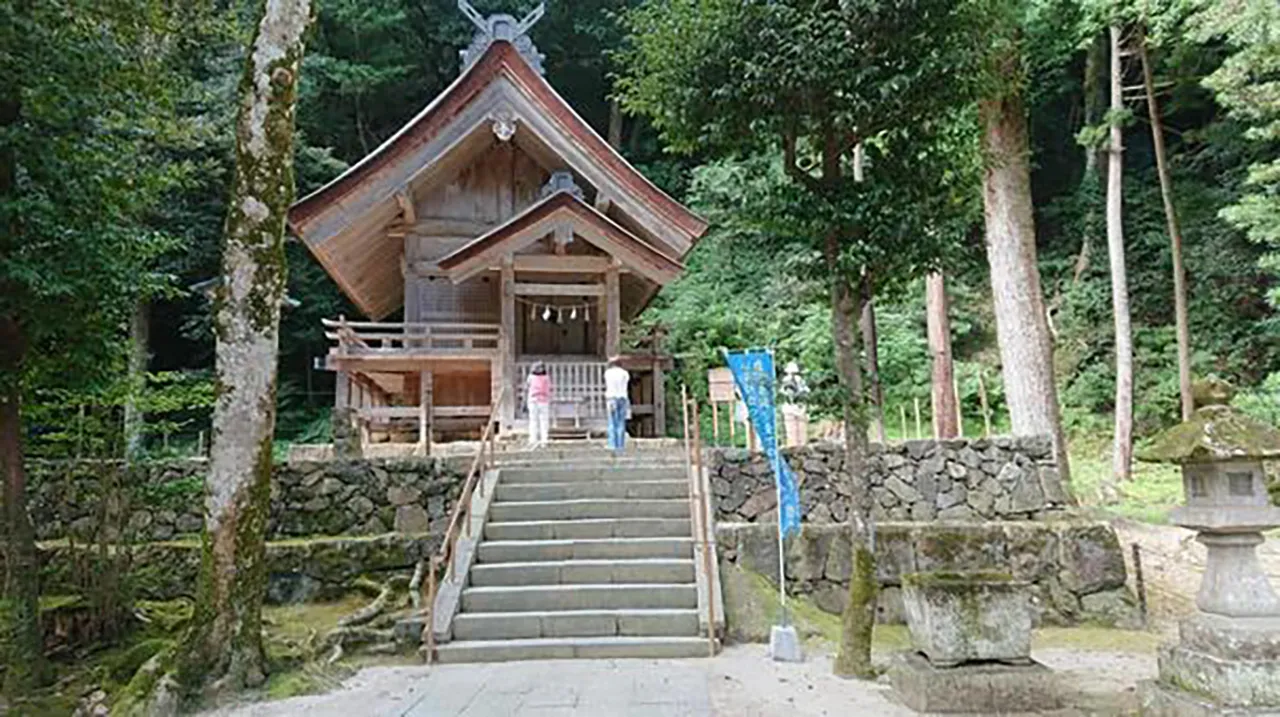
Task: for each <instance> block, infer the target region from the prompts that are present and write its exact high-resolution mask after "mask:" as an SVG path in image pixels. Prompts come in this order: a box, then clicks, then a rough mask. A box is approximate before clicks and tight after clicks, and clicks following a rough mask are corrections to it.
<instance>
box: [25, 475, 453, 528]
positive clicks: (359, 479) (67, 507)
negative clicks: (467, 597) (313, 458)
mask: <svg viewBox="0 0 1280 717" xmlns="http://www.w3.org/2000/svg"><path fill="white" fill-rule="evenodd" d="M27 469H28V477H29V481H30V489H29V490H30V493H29V496H30V498H29V501H28V504H29V506H30V511H31V518H32V521H33V522H34V523H35V526H36V535H37V538H38V539H39V540H42V541H48V540H56V539H60V538H66V537H74V538H77V539H81V540H84V539H88V538H90V537H92V536H93V535H95V534H96V533H97V531H98V529H99V526H100V525H103V524H104V523H105V524H107V525H113V526H118V525H123V533H124V536H123V537H125V538H128V539H129V540H131V541H166V540H172V539H175V538H180V537H183V536H196V535H199V534H200V532H201V531H202V530H203V527H204V517H203V516H204V505H203V490H204V477H205V473H206V471H207V464H206V462H205V461H203V460H181V461H157V462H144V463H137V464H134V465H132V466H126V465H125V464H124V463H123V462H119V461H33V462H31V463H30V464H29V465H28V466H27ZM462 471H463V468H462V466H461V465H459V464H458V462H456V461H448V460H442V459H432V458H427V459H421V458H419V459H398V460H375V459H370V460H353V461H322V462H282V463H277V464H276V465H275V468H274V473H273V476H272V484H271V515H270V519H269V523H268V526H267V537H268V539H280V538H290V537H304V536H320V535H377V534H380V533H386V532H391V531H395V532H401V533H426V532H431V533H442V532H443V531H444V523H445V522H447V521H448V517H449V513H450V511H451V510H452V509H453V505H454V503H455V502H456V501H457V497H458V495H459V494H460V493H461V489H462V480H463V478H464V475H463V472H462ZM112 485H116V486H120V489H119V490H115V489H110V488H108V486H112ZM111 516H119V517H120V518H122V519H119V518H116V519H113V518H111ZM104 517H106V518H107V519H106V520H104ZM112 530H113V531H119V530H120V528H112Z"/></svg>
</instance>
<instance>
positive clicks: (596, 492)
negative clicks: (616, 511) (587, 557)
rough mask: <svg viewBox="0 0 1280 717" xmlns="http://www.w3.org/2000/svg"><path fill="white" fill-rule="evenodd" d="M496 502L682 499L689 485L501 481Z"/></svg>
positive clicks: (677, 482)
mask: <svg viewBox="0 0 1280 717" xmlns="http://www.w3.org/2000/svg"><path fill="white" fill-rule="evenodd" d="M494 495H495V497H496V500H497V501H499V502H504V501H541V500H581V499H587V498H685V499H688V496H689V484H688V483H687V482H686V481H685V480H683V479H678V480H644V481H604V480H601V481H569V482H564V483H515V482H507V481H505V480H504V481H502V482H501V483H499V484H498V488H497V490H496V491H494Z"/></svg>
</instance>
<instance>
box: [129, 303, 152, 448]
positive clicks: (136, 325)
mask: <svg viewBox="0 0 1280 717" xmlns="http://www.w3.org/2000/svg"><path fill="white" fill-rule="evenodd" d="M150 308H151V307H150V306H149V305H148V304H147V301H146V300H145V299H138V303H137V305H135V306H134V308H133V315H132V316H130V317H129V375H128V379H127V380H128V382H129V393H128V394H127V395H126V396H125V401H124V456H125V458H126V459H128V460H130V461H136V460H138V459H139V458H141V457H142V449H143V439H144V428H145V424H144V420H145V419H144V416H143V415H142V411H141V410H140V409H139V408H138V401H139V399H140V398H141V396H142V393H143V391H145V390H146V388H147V363H148V361H149V360H150V358H151V354H150V345H149V344H150V336H151V317H150Z"/></svg>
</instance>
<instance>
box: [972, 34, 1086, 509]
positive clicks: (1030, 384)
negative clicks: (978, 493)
mask: <svg viewBox="0 0 1280 717" xmlns="http://www.w3.org/2000/svg"><path fill="white" fill-rule="evenodd" d="M995 62H996V69H997V72H999V74H1000V75H1002V77H1003V78H1005V81H1006V82H1007V83H1009V84H1010V85H1014V84H1016V82H1017V81H1016V79H1015V78H1017V77H1019V76H1020V75H1021V59H1020V57H1019V54H1018V47H1017V44H1016V43H1014V44H1012V45H1011V46H1010V48H1009V49H1007V50H1005V51H1004V53H1003V55H1002V56H1001V57H998V58H995ZM979 111H980V114H981V118H982V130H983V131H982V144H983V150H984V152H985V153H986V155H987V161H986V169H985V171H984V175H983V181H982V190H983V191H982V194H983V218H984V220H985V223H986V234H987V262H988V264H990V269H991V293H992V295H993V299H994V304H995V314H996V333H997V339H998V341H999V344H1000V362H1001V364H1002V367H1003V369H1002V372H1001V373H1002V376H1003V379H1004V386H1005V398H1006V401H1007V403H1008V406H1009V418H1010V420H1011V423H1012V427H1013V433H1014V434H1015V435H1023V436H1026V435H1041V436H1050V437H1051V438H1052V439H1053V448H1054V451H1053V452H1054V458H1055V460H1056V461H1057V464H1058V470H1059V472H1060V474H1061V478H1062V485H1063V487H1064V488H1066V487H1068V486H1069V485H1070V465H1069V460H1068V458H1067V442H1066V436H1065V435H1064V434H1063V431H1062V417H1061V412H1060V409H1059V407H1058V389H1057V386H1056V385H1055V384H1054V379H1053V345H1052V342H1051V341H1050V338H1049V325H1048V319H1047V317H1046V315H1045V310H1044V295H1043V293H1041V289H1040V270H1039V267H1038V266H1037V265H1036V234H1035V219H1034V217H1033V215H1032V211H1031V165H1030V149H1029V145H1028V141H1027V116H1026V107H1025V105H1024V104H1023V100H1022V95H1021V93H1020V92H1019V91H1018V90H1016V89H1008V90H1006V91H1005V92H1002V93H998V94H996V95H993V96H990V97H987V98H984V99H983V100H982V101H981V102H980V103H979Z"/></svg>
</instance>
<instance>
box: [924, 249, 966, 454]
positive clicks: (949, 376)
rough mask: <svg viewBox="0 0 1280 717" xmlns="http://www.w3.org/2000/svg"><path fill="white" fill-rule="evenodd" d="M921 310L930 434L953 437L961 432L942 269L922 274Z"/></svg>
mask: <svg viewBox="0 0 1280 717" xmlns="http://www.w3.org/2000/svg"><path fill="white" fill-rule="evenodd" d="M924 286H925V291H924V306H925V308H924V314H925V326H926V331H927V333H928V336H929V357H930V358H931V359H932V360H931V362H930V363H931V366H932V381H931V382H930V385H931V386H932V387H933V436H934V438H955V437H956V436H957V435H959V433H960V428H959V426H958V424H957V421H956V394H955V391H954V390H953V389H952V386H953V382H954V380H955V379H954V376H955V370H954V366H953V365H952V362H951V319H950V317H948V316H947V280H946V277H944V276H943V274H942V272H933V273H932V274H929V275H928V276H927V277H925V285H924Z"/></svg>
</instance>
